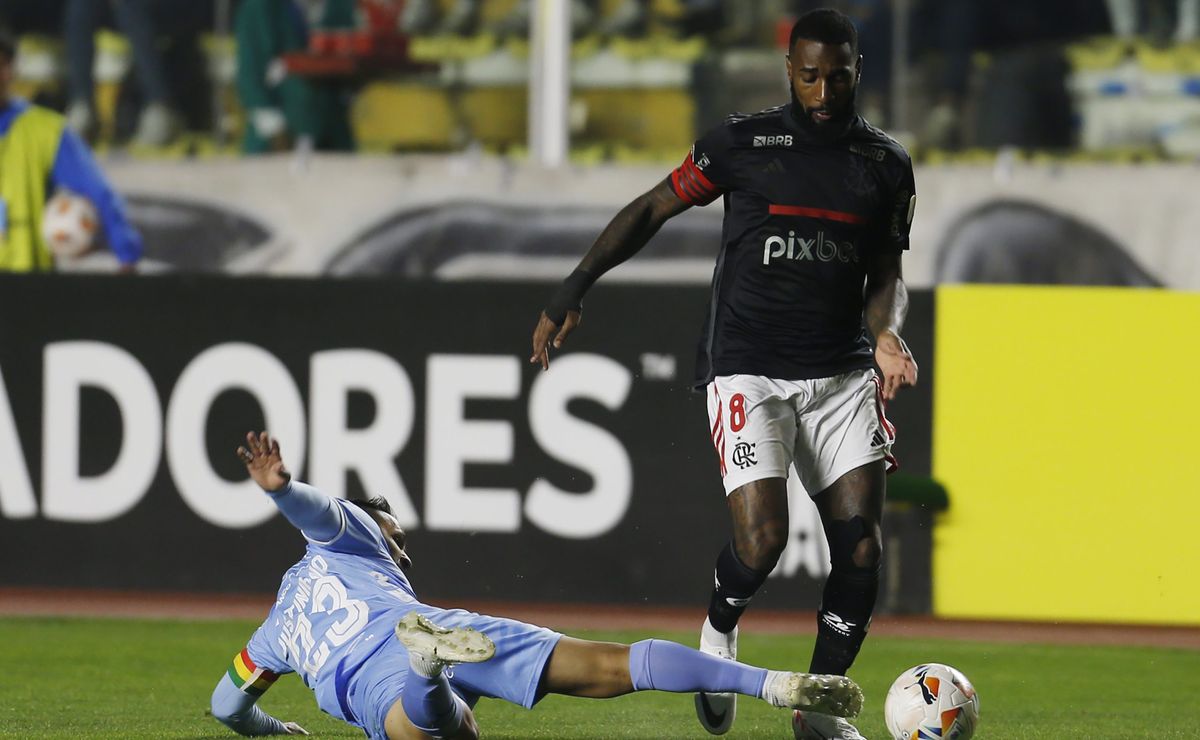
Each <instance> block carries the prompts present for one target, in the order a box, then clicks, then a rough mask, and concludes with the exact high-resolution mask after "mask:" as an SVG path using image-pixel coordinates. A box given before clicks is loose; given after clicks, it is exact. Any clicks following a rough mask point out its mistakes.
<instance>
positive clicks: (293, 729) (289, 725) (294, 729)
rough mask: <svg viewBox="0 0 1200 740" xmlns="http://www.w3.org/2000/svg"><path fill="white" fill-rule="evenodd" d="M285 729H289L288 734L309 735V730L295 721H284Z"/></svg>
mask: <svg viewBox="0 0 1200 740" xmlns="http://www.w3.org/2000/svg"><path fill="white" fill-rule="evenodd" d="M283 729H285V730H287V733H286V734H288V735H307V734H308V730H306V729H304V728H303V727H301V726H300V725H298V724H296V723H295V722H284V723H283Z"/></svg>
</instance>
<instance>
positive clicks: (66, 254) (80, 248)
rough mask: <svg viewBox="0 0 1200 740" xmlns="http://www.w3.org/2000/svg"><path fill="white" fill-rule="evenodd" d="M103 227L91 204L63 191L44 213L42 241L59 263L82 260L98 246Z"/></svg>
mask: <svg viewBox="0 0 1200 740" xmlns="http://www.w3.org/2000/svg"><path fill="white" fill-rule="evenodd" d="M99 223H100V222H99V219H98V218H97V216H96V207H95V206H94V205H92V202H91V201H90V200H88V199H87V198H84V197H83V196H82V195H79V194H77V193H72V192H71V191H69V190H65V189H62V188H60V189H59V190H58V191H57V192H56V193H55V194H54V197H52V198H50V200H48V201H46V207H45V208H44V209H42V240H43V241H45V242H46V248H47V249H49V250H50V253H51V254H53V255H54V257H55V258H56V259H70V258H73V257H78V256H79V255H81V254H83V253H84V252H86V251H88V250H89V249H91V248H92V245H93V244H95V242H96V230H97V228H98V227H99Z"/></svg>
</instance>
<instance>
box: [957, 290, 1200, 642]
mask: <svg viewBox="0 0 1200 740" xmlns="http://www.w3.org/2000/svg"><path fill="white" fill-rule="evenodd" d="M935 332H936V350H935V351H936V361H935V363H934V364H935V367H936V368H937V382H936V387H935V388H934V414H933V415H934V420H933V430H934V431H933V468H934V477H936V478H937V479H938V480H940V481H941V482H942V483H944V484H945V485H946V488H947V489H948V491H949V494H950V509H949V511H947V512H946V513H944V514H942V515H940V516H939V519H938V523H937V526H936V528H935V531H934V553H933V561H934V562H933V569H934V573H933V578H934V583H933V590H934V613H935V614H937V615H938V616H942V617H967V618H1000V619H1035V620H1067V621H1092V622H1096V621H1099V622H1129V623H1148V624H1153V623H1157V624H1181V625H1188V624H1190V625H1200V536H1197V535H1196V532H1195V528H1196V526H1197V522H1200V471H1198V470H1197V468H1198V466H1197V460H1200V454H1197V446H1198V445H1200V390H1198V389H1197V380H1196V378H1197V373H1198V372H1200V346H1198V343H1200V293H1178V292H1171V291H1165V290H1147V289H1124V288H1045V287H1015V286H961V287H946V288H940V289H939V290H938V292H937V326H936V329H935Z"/></svg>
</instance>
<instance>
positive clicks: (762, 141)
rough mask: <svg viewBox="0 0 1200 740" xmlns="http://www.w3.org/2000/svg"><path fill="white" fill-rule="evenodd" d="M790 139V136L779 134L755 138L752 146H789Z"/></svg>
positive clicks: (790, 143)
mask: <svg viewBox="0 0 1200 740" xmlns="http://www.w3.org/2000/svg"><path fill="white" fill-rule="evenodd" d="M791 145H792V137H791V135H790V134H779V135H777V136H755V137H754V146H756V147H758V146H791Z"/></svg>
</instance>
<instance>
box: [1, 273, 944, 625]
mask: <svg viewBox="0 0 1200 740" xmlns="http://www.w3.org/2000/svg"><path fill="white" fill-rule="evenodd" d="M544 294H545V286H544V285H541V284H537V285H516V284H502V285H495V284H490V285H489V284H460V283H455V284H444V283H443V284H438V283H410V282H400V281H392V280H387V281H385V280H354V281H334V280H293V279H235V278H227V277H197V276H187V277H184V276H161V277H91V276H87V277H85V276H0V317H2V318H0V370H2V372H3V379H4V386H5V388H6V390H7V398H8V401H9V403H10V405H11V408H12V412H13V417H14V419H15V421H16V428H17V434H18V437H19V440H20V444H21V448H22V451H23V455H24V458H25V465H26V467H27V469H28V471H29V475H30V478H31V480H32V484H33V488H34V491H35V493H36V496H37V498H38V500H39V511H38V513H37V514H36V515H35V516H34V517H33V518H27V519H12V518H4V517H3V516H0V584H3V585H8V586H18V585H24V586H34V585H37V586H61V587H104V588H136V589H164V590H181V589H184V590H201V591H229V592H264V591H273V590H274V589H275V588H276V587H277V585H278V579H279V576H280V575H281V573H282V571H283V570H284V569H285V568H286V567H288V566H289V565H290V564H291V563H292V562H294V561H295V560H296V559H297V558H298V557H299V556H300V554H301V553H302V551H303V549H304V542H303V540H302V539H301V538H300V536H299V535H298V533H296V532H295V531H294V530H293V529H292V528H291V527H290V525H288V524H287V523H286V522H285V521H284V520H283V519H282V518H281V517H279V516H275V517H274V518H272V519H270V520H269V521H267V522H266V523H265V524H262V525H260V526H255V527H251V528H249V529H227V528H224V527H221V526H217V525H215V524H211V523H209V522H207V521H205V520H204V519H202V518H201V517H200V516H198V515H197V514H196V513H195V512H194V511H193V510H192V509H191V508H190V507H189V505H188V504H187V503H186V502H185V501H184V500H183V499H182V498H181V496H180V494H179V493H178V491H177V490H176V488H175V484H174V482H173V480H172V477H171V473H170V470H169V469H168V464H167V462H166V456H165V453H164V454H163V455H162V456H161V457H160V459H159V461H158V468H157V473H156V474H155V477H154V480H153V483H152V484H151V485H150V487H149V490H148V491H147V492H146V493H145V495H144V496H142V497H141V499H140V500H138V501H137V503H136V505H134V506H133V507H132V508H131V509H130V510H129V511H128V512H126V513H124V514H122V515H120V516H118V517H116V518H113V519H110V520H108V521H102V522H98V523H86V524H85V523H70V522H63V521H51V520H48V519H46V518H44V516H43V513H42V511H41V504H40V501H41V496H42V494H41V480H42V472H41V469H42V457H43V450H42V413H43V400H44V389H43V387H42V386H43V372H44V368H43V360H44V353H45V351H46V347H47V345H50V344H52V343H57V342H64V341H73V340H88V341H93V342H100V343H104V344H107V345H113V346H116V347H119V348H121V349H123V350H124V351H126V352H128V353H130V354H132V355H133V356H134V357H135V358H136V360H137V362H138V363H139V364H141V366H142V367H144V368H145V369H146V371H147V372H148V373H149V375H150V377H151V378H152V379H153V383H154V387H155V389H156V391H157V395H158V399H159V404H160V406H161V413H162V414H163V416H165V415H166V412H167V408H168V405H169V403H170V402H171V399H172V393H173V391H174V390H175V386H176V382H177V380H178V378H179V377H180V374H181V373H182V372H183V371H184V369H185V368H186V367H188V365H189V363H191V362H192V361H193V360H194V359H195V358H196V356H197V355H198V354H200V353H201V352H203V351H204V350H206V349H208V348H210V347H212V346H214V345H218V344H222V343H226V342H244V343H248V344H251V345H255V346H257V347H259V348H261V349H263V350H265V351H266V352H269V353H270V354H271V355H273V356H274V357H276V358H278V359H279V361H280V362H282V363H283V365H284V366H285V367H286V368H287V370H288V373H289V374H290V376H291V379H292V381H293V382H294V384H295V387H296V389H297V391H298V392H299V394H300V396H301V397H302V398H303V399H304V400H305V414H306V419H307V415H308V414H309V412H310V409H309V407H308V404H309V401H310V399H309V381H310V377H309V375H310V362H311V357H312V355H313V353H315V352H320V351H326V350H331V349H344V348H364V349H372V350H375V351H378V352H381V353H383V354H385V355H387V356H389V357H391V358H392V359H394V360H395V361H396V362H397V363H398V364H399V365H400V366H401V367H402V368H403V369H404V371H405V372H406V374H407V375H408V377H409V379H410V380H411V383H412V386H413V391H414V399H415V409H414V425H413V431H412V435H411V438H410V439H409V441H408V443H407V445H405V447H404V448H403V449H402V450H401V451H400V453H399V454H398V455H397V456H396V459H395V464H396V467H397V469H398V470H399V473H400V475H401V477H402V479H403V481H404V484H405V485H406V487H407V489H408V492H409V494H410V496H411V498H412V502H413V504H414V506H415V508H416V510H417V512H418V514H419V515H420V518H421V521H422V524H421V526H417V527H413V528H412V529H411V535H410V538H409V542H410V550H411V554H412V555H413V558H414V561H415V564H416V565H415V569H414V571H413V573H412V577H413V583H414V586H415V587H416V589H417V591H418V593H419V594H421V595H422V596H423V597H424V598H426V599H427V600H430V601H433V602H434V603H437V602H439V601H441V602H444V603H450V602H453V601H454V600H457V599H468V598H469V599H513V600H537V601H565V602H617V603H646V604H656V605H662V604H694V605H696V606H697V609H702V608H703V603H704V599H705V598H706V596H707V594H708V591H709V589H710V587H711V577H712V575H711V571H712V564H713V562H714V559H715V556H716V554H717V552H718V551H719V550H720V548H721V546H722V545H723V544H724V543H725V542H726V541H727V540H728V538H729V523H728V515H727V513H726V509H725V501H724V496H723V493H722V489H721V484H720V481H719V478H718V474H717V461H716V458H715V455H714V453H713V450H712V447H711V441H710V439H709V432H708V424H707V419H706V414H705V408H704V397H703V395H700V394H696V393H693V392H691V391H690V390H689V385H690V383H691V372H692V367H691V360H692V358H693V357H694V345H695V341H696V337H697V335H698V332H699V329H700V323H701V321H702V320H703V317H704V308H705V301H706V298H707V291H706V289H704V288H694V287H647V286H609V285H604V284H601V285H599V286H597V288H596V289H595V290H594V291H593V292H592V294H590V295H589V301H588V307H587V311H586V313H585V316H584V323H583V325H582V326H581V327H580V329H579V330H578V331H577V332H576V333H575V335H573V336H572V337H571V340H570V342H569V345H568V348H569V352H568V353H567V354H566V355H564V354H555V356H554V359H553V360H552V362H553V361H558V360H561V359H562V358H563V357H566V356H568V355H569V354H570V353H581V352H582V353H595V354H598V355H601V356H603V357H607V358H610V359H611V360H613V361H615V362H616V363H618V364H619V365H620V366H621V367H623V368H624V369H625V371H627V372H628V373H629V375H630V378H631V384H630V390H629V393H628V396H627V398H626V399H625V400H624V403H623V404H621V405H620V407H619V408H618V409H616V410H611V409H609V408H606V407H605V406H603V405H602V404H600V403H598V402H597V401H595V400H589V399H587V398H578V399H575V400H573V401H571V402H570V404H569V405H568V406H567V409H568V413H569V414H570V415H571V416H573V417H576V418H577V419H580V420H583V421H584V422H587V423H589V424H592V425H593V426H595V427H599V428H600V429H601V430H602V431H603V432H604V433H605V434H608V435H611V436H613V437H615V438H616V439H618V440H619V441H620V445H621V446H622V447H623V448H624V450H625V452H626V454H627V455H628V457H629V459H630V460H631V465H632V480H633V490H632V495H631V499H630V503H629V506H628V509H627V510H626V511H625V513H624V516H623V517H622V518H621V519H620V521H619V522H617V523H616V525H615V526H614V527H613V528H612V529H610V530H608V531H606V532H604V533H603V534H601V535H599V536H595V537H590V538H585V539H572V538H568V537H562V536H558V535H556V534H552V533H549V532H546V531H543V530H542V529H541V528H539V527H538V526H537V525H535V524H534V523H533V522H532V521H531V520H530V518H529V517H528V516H527V514H526V513H524V512H522V515H521V520H520V526H519V530H518V531H516V532H513V533H495V532H486V531H484V532H478V531H477V532H455V531H433V530H431V529H430V528H428V527H426V526H424V521H425V509H426V501H425V497H424V494H423V491H424V487H425V481H426V479H427V475H428V473H427V471H426V470H425V465H426V461H425V455H426V445H427V439H426V434H425V426H426V422H427V419H426V414H427V410H428V409H427V400H428V399H427V388H428V385H429V378H427V377H426V376H427V367H428V364H427V363H428V359H429V357H430V355H432V354H454V355H471V356H495V357H500V358H511V361H512V362H515V363H517V366H518V367H519V371H518V372H519V377H520V390H519V393H518V396H517V397H516V398H514V399H511V400H508V399H468V400H466V401H465V402H464V408H465V410H466V412H465V413H466V416H467V417H468V418H469V419H470V420H472V421H489V420H490V421H493V422H499V423H502V424H507V425H508V426H509V427H510V428H511V430H512V439H513V454H512V459H511V461H510V462H508V463H506V464H496V463H471V464H468V465H466V466H465V468H464V471H463V480H464V481H465V483H466V485H468V486H472V487H497V488H511V489H515V490H516V491H518V492H519V495H520V496H521V498H522V500H524V499H525V498H526V494H527V492H528V490H529V488H530V486H531V485H532V484H533V483H534V481H535V480H537V479H538V478H545V479H547V480H549V481H550V482H551V483H553V484H554V485H556V486H558V487H559V488H561V489H564V490H568V491H588V490H590V489H591V487H592V485H593V484H594V481H593V480H592V476H591V475H590V474H589V473H587V472H586V471H583V470H580V469H578V468H576V467H574V466H573V465H571V464H567V463H564V462H563V461H561V460H559V459H558V458H556V457H555V455H554V451H553V450H546V449H543V448H542V447H541V446H540V445H539V444H538V443H537V441H536V440H535V439H534V436H533V433H532V431H531V428H530V421H529V416H528V408H529V396H530V389H531V387H532V386H533V384H534V383H535V381H536V379H538V377H539V372H540V371H538V370H535V369H534V368H533V367H532V366H530V365H528V363H527V359H528V356H529V352H530V347H529V336H530V333H531V331H532V327H533V324H534V321H535V319H536V317H537V315H538V311H539V309H540V305H541V303H542V300H543V298H544ZM447 307H453V310H452V312H449V311H447ZM926 322H930V324H929V325H926ZM931 322H932V300H931V299H930V297H929V296H928V295H923V294H921V293H914V295H913V310H912V313H911V317H910V320H909V327H908V329H907V331H906V337H907V338H908V340H909V342H910V344H912V345H913V347H914V349H915V351H916V352H917V353H918V357H919V359H921V361H922V388H921V389H917V390H916V391H915V392H909V393H907V394H906V395H904V396H902V397H901V399H900V400H898V401H897V402H896V403H895V404H894V406H893V408H891V409H889V414H890V415H891V416H892V418H893V420H894V421H895V423H896V425H897V426H898V427H899V428H900V434H901V438H900V442H899V448H898V453H899V454H900V456H901V457H902V458H903V459H904V460H905V462H906V463H907V467H906V469H907V470H909V471H910V472H920V471H921V470H922V465H923V466H924V469H925V470H927V468H928V459H929V453H928V447H929V440H928V429H929V421H928V413H929V404H928V401H927V399H928V398H929V395H928V393H929V386H930V385H931V384H930V380H931V374H932V373H931V370H932V363H931V361H930V358H932V344H931V342H929V341H926V340H924V339H922V336H924V337H929V336H931V334H932V330H931ZM646 353H651V354H653V355H655V356H656V357H657V360H655V359H653V358H652V359H650V360H649V361H648V365H655V366H657V367H658V370H659V371H660V372H659V373H657V375H661V374H662V373H661V370H662V362H661V361H662V360H663V359H664V358H665V359H671V358H673V360H674V362H675V365H676V373H675V375H674V376H673V377H669V378H664V379H659V378H658V377H657V376H656V377H650V376H647V375H644V374H643V370H642V368H643V355H644V354H646ZM93 394H100V395H103V393H102V392H101V391H93V390H88V391H85V392H84V394H83V395H84V396H85V397H84V400H83V402H82V406H81V408H82V420H81V425H82V433H81V436H80V469H81V471H82V472H83V473H84V474H88V475H95V474H99V473H102V472H104V471H105V470H107V469H108V467H109V466H111V465H112V463H113V461H114V460H115V458H116V455H117V453H118V451H119V450H120V444H119V441H117V440H120V438H121V435H122V433H123V431H122V423H121V420H120V418H119V414H118V413H117V407H116V406H115V405H114V404H113V402H112V401H111V400H110V399H97V398H93V397H92V396H93ZM922 394H924V395H922ZM923 398H924V399H926V400H925V401H922V400H921V399H923ZM348 407H349V413H348V421H349V424H348V425H349V426H350V427H356V426H357V427H362V426H366V425H369V424H370V423H371V422H372V420H374V419H375V418H376V412H377V409H376V408H375V403H374V401H373V400H372V399H371V398H370V397H365V398H364V397H356V396H355V394H351V395H350V399H349V401H348ZM262 424H263V411H262V410H261V409H260V408H259V407H258V403H257V402H256V401H255V400H254V397H253V396H252V395H250V394H248V393H245V392H242V391H236V390H235V391H229V392H227V393H225V394H222V395H221V396H219V397H218V398H217V399H216V401H215V402H214V403H213V404H212V405H211V407H210V408H209V411H208V416H207V421H206V426H205V447H206V449H207V451H208V456H209V458H210V465H211V466H212V468H213V469H214V470H215V472H216V473H217V474H218V475H220V476H221V477H223V478H226V479H233V478H236V477H237V475H238V474H239V471H238V469H237V463H236V461H235V460H234V459H233V455H232V450H233V448H234V447H235V446H236V445H237V444H238V443H239V441H240V439H241V435H242V433H243V432H244V431H245V430H247V429H251V428H258V427H259V426H261V425H262ZM164 429H165V425H164ZM918 430H922V431H918ZM70 443H71V442H70V440H65V439H64V440H58V439H56V440H51V444H70ZM284 452H285V456H286V454H287V449H285V450H284ZM0 454H3V453H2V451H0ZM310 454H311V452H310ZM12 463H13V461H11V460H9V461H5V464H12ZM293 467H294V468H299V467H300V466H296V465H293ZM294 472H296V473H298V474H299V475H301V476H303V475H305V473H306V471H305V470H303V469H302V468H300V469H295V470H294ZM349 477H350V478H351V479H352V480H351V486H350V487H351V490H352V491H353V490H355V489H356V488H357V489H359V490H361V488H362V482H361V481H358V480H355V479H356V478H357V476H356V475H354V474H349ZM0 480H3V479H2V478H0ZM0 495H4V492H0ZM819 598H820V589H819V583H818V582H816V581H814V580H813V579H812V578H810V577H808V576H807V575H804V574H803V572H801V573H800V574H797V575H795V576H792V577H790V578H785V579H777V578H772V579H770V580H769V581H768V582H767V584H766V586H765V587H764V589H763V591H762V592H761V595H760V597H759V598H758V599H757V600H756V604H761V605H763V606H766V607H774V608H779V607H807V608H813V607H815V606H816V604H817V602H818V600H819Z"/></svg>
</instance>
